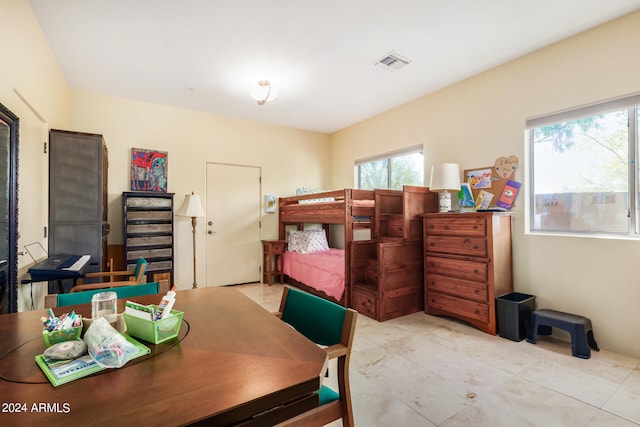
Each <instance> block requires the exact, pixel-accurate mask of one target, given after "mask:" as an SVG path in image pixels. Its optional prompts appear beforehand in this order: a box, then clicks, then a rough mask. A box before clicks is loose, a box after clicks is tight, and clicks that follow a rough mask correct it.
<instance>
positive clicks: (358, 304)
mask: <svg viewBox="0 0 640 427" xmlns="http://www.w3.org/2000/svg"><path fill="white" fill-rule="evenodd" d="M352 305H353V308H354V309H355V310H356V311H358V312H359V313H362V314H364V315H365V316H368V317H372V318H374V319H378V311H379V310H378V301H377V299H376V296H375V294H372V293H370V292H367V289H366V288H364V287H362V288H361V287H359V286H355V287H354V288H353V301H352Z"/></svg>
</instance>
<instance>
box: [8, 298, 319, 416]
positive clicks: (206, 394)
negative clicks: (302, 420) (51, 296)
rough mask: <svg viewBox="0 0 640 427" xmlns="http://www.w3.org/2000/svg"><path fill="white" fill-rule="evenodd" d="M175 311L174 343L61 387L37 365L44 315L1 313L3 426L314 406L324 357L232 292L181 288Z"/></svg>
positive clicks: (286, 412)
mask: <svg viewBox="0 0 640 427" xmlns="http://www.w3.org/2000/svg"><path fill="white" fill-rule="evenodd" d="M159 299H160V297H159V296H158V295H152V296H143V297H136V298H131V300H132V301H135V302H138V303H141V304H158V302H159ZM124 302H125V301H124V300H119V301H118V307H119V312H122V311H123V310H124ZM173 308H174V309H175V310H180V311H182V312H184V320H183V322H182V325H181V327H180V332H179V334H178V337H177V338H175V339H172V340H170V341H168V342H165V343H163V344H158V345H153V344H150V343H147V342H145V341H140V342H141V343H143V344H145V345H146V346H148V347H149V348H150V349H151V353H150V354H148V355H145V356H142V357H140V358H137V359H134V360H131V361H129V362H128V363H127V364H126V365H125V366H123V367H122V368H118V369H107V370H105V371H102V372H100V373H98V374H94V375H92V376H88V377H84V378H80V379H77V380H75V381H72V382H70V383H67V384H63V385H60V386H58V387H53V386H52V385H51V383H50V382H49V381H48V380H47V378H46V377H45V375H44V374H43V372H42V371H41V370H40V368H39V367H38V366H37V365H36V363H35V360H34V358H35V356H36V355H39V354H42V353H43V351H44V350H45V349H46V346H45V343H44V340H43V339H42V321H41V317H42V316H46V311H45V310H36V311H29V312H21V313H14V314H5V315H1V316H0V377H1V379H0V402H1V405H2V406H1V407H0V425H2V426H9V425H21V426H24V425H43V426H45V425H46V426H58V425H60V426H62V425H64V426H67V427H68V426H73V425H108V426H114V425H129V426H180V425H193V424H196V425H197V424H199V423H200V424H202V425H213V426H226V425H237V424H243V425H244V424H246V425H273V424H274V423H276V422H278V421H279V420H283V419H286V418H289V417H291V416H293V415H297V414H299V413H302V412H304V411H306V410H308V409H311V408H313V407H315V406H317V405H318V396H317V393H314V391H316V390H318V389H319V387H320V383H321V378H322V376H323V374H324V372H325V370H326V366H327V356H326V352H325V351H324V350H322V349H320V348H319V347H318V346H316V345H315V344H313V343H312V342H311V341H309V340H308V339H307V338H305V337H304V336H303V335H301V334H300V333H298V332H297V331H296V330H294V329H293V328H291V327H290V326H289V325H287V324H286V323H284V322H282V321H281V320H280V319H279V318H277V317H276V316H274V315H273V314H272V313H269V312H268V311H267V310H265V309H264V308H263V307H261V306H260V305H258V304H257V303H255V302H254V301H252V300H251V299H250V298H248V297H246V296H245V295H244V294H242V293H241V292H239V291H238V290H237V289H233V288H231V287H212V288H198V289H191V290H185V291H178V292H177V295H176V301H175V305H174V307H173ZM71 309H75V311H76V313H80V314H82V315H83V316H85V317H90V315H91V306H90V304H84V305H77V306H68V307H58V308H56V309H54V311H55V314H56V315H60V314H62V313H63V312H67V311H70V310H71Z"/></svg>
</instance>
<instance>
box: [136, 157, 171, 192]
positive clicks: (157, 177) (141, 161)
mask: <svg viewBox="0 0 640 427" xmlns="http://www.w3.org/2000/svg"><path fill="white" fill-rule="evenodd" d="M167 167H168V153H167V152H166V151H155V150H145V149H141V148H132V149H131V191H158V192H161V193H166V192H167Z"/></svg>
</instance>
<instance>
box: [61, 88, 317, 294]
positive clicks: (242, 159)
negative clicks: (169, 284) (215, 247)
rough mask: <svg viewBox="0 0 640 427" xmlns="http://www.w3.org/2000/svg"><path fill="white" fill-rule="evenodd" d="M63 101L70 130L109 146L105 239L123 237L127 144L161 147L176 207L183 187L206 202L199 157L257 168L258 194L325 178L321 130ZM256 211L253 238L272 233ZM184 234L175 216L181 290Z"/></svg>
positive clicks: (116, 103) (111, 101) (89, 98)
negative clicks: (258, 224) (258, 232)
mask: <svg viewBox="0 0 640 427" xmlns="http://www.w3.org/2000/svg"><path fill="white" fill-rule="evenodd" d="M250 101H251V100H250V99H247V102H250ZM71 105H72V107H71V117H72V120H71V125H70V129H71V130H74V131H80V132H91V133H100V134H102V135H103V136H104V138H105V141H106V143H107V147H108V149H109V223H110V224H111V234H110V235H109V244H120V243H122V240H123V233H122V196H121V195H122V192H123V191H129V190H130V188H131V187H130V181H129V180H130V177H131V170H130V166H131V148H134V147H135V148H146V149H153V150H160V151H167V152H168V153H169V154H168V155H169V163H168V164H169V167H168V191H169V192H172V193H175V205H176V208H178V207H180V205H181V204H182V201H183V200H184V195H185V194H187V193H190V192H191V191H194V192H195V193H196V194H199V195H200V196H201V197H202V199H203V200H202V202H203V205H206V198H205V195H206V165H207V162H214V163H228V164H237V165H248V166H256V167H260V168H261V172H262V193H263V194H274V195H276V196H287V195H293V194H295V189H296V187H299V186H308V187H313V188H318V187H320V188H323V187H325V185H326V184H327V183H325V182H324V179H325V178H326V177H328V176H329V137H328V136H327V135H325V134H319V133H315V132H307V131H301V130H296V129H291V128H285V127H281V126H273V125H266V124H260V123H257V122H251V121H246V120H239V119H233V118H229V117H223V116H217V115H213V114H206V113H200V112H196V111H192V110H186V109H182V108H174V107H168V106H164V105H158V104H151V103H145V102H140V101H134V100H130V99H123V98H114V97H109V96H104V95H100V94H95V93H87V92H77V91H74V92H72V97H71ZM222 202H223V203H224V201H222ZM261 215H262V233H261V237H262V238H264V239H273V238H277V236H278V217H277V214H267V213H264V209H263V210H262V213H261ZM199 224H200V225H199V226H198V227H197V233H196V235H197V237H196V247H197V252H198V254H197V263H198V265H197V275H198V280H197V282H198V283H201V284H204V283H206V282H207V280H206V264H205V262H206V228H205V221H204V219H203V220H200V222H199ZM191 239H192V233H191V221H187V220H184V219H181V218H179V217H176V220H175V256H176V264H175V277H176V280H175V281H176V283H177V284H178V286H179V287H180V288H185V289H186V288H189V287H190V284H191V283H192V282H193V277H192V276H193V270H192V267H191V266H192V265H193V264H192V261H193V259H192V246H191V245H192V240H191Z"/></svg>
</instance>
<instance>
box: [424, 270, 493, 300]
mask: <svg viewBox="0 0 640 427" xmlns="http://www.w3.org/2000/svg"><path fill="white" fill-rule="evenodd" d="M426 287H427V292H432V291H435V292H442V293H445V294H449V295H453V296H457V297H460V298H464V299H468V300H473V301H477V302H482V303H485V304H486V303H488V298H489V294H488V292H487V284H486V283H480V282H470V281H467V280H460V279H454V278H452V277H446V276H438V275H436V274H429V275H427V279H426Z"/></svg>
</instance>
